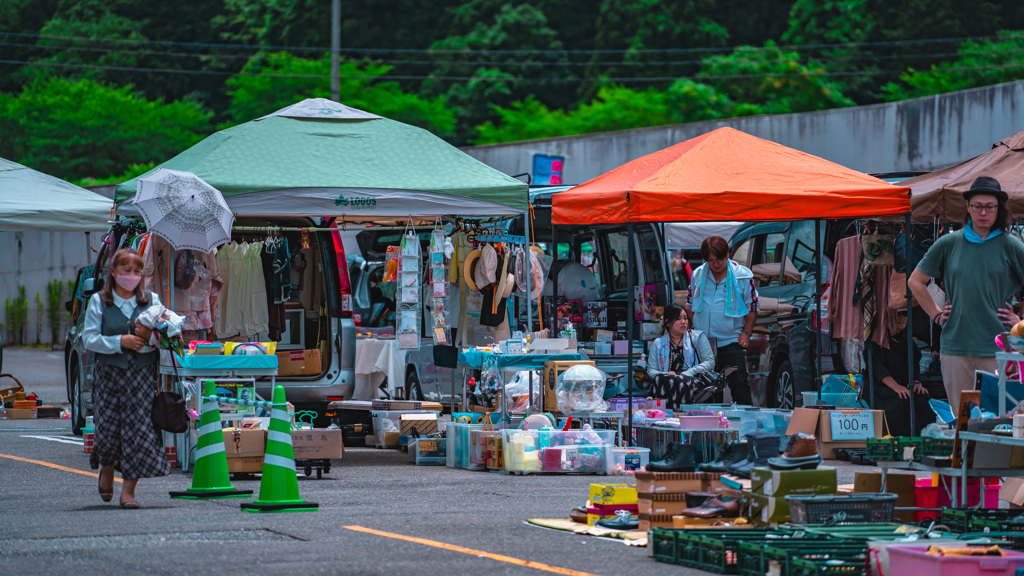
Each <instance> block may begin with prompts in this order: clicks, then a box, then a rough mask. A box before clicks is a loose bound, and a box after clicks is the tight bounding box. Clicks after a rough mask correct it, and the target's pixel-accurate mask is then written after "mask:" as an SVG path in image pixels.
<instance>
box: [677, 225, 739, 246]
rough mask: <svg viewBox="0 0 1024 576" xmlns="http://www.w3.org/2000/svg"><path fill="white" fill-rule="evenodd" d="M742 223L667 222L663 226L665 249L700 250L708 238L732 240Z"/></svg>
mask: <svg viewBox="0 0 1024 576" xmlns="http://www.w3.org/2000/svg"><path fill="white" fill-rule="evenodd" d="M742 224H743V222H667V223H666V224H665V247H666V248H668V249H670V250H683V249H689V248H693V249H696V248H700V244H701V242H703V241H704V239H705V238H707V237H708V236H721V237H722V238H725V239H726V240H730V239H732V235H733V233H734V232H736V229H737V228H739V227H740V226H741V225H742Z"/></svg>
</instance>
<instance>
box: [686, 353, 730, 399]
mask: <svg viewBox="0 0 1024 576" xmlns="http://www.w3.org/2000/svg"><path fill="white" fill-rule="evenodd" d="M693 353H694V355H695V356H696V357H697V363H698V364H700V363H701V362H702V360H701V358H700V352H699V351H698V350H697V344H696V343H694V345H693ZM693 378H694V379H695V380H697V382H698V383H700V384H701V385H702V386H704V387H708V386H714V387H715V388H717V389H718V391H719V392H721V391H722V390H725V385H726V380H725V374H723V373H721V372H715V371H714V370H709V371H707V372H698V373H697V374H694V376H693Z"/></svg>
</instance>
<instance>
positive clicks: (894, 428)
mask: <svg viewBox="0 0 1024 576" xmlns="http://www.w3.org/2000/svg"><path fill="white" fill-rule="evenodd" d="M887 320H888V321H889V334H890V336H889V349H888V350H887V349H885V348H883V347H881V346H879V345H878V344H876V343H874V342H872V343H871V369H872V370H873V371H874V374H873V376H874V379H875V404H874V406H873V408H875V409H878V410H884V411H885V421H886V422H887V423H888V424H889V432H890V433H891V434H892V435H893V436H919V435H920V434H921V429H922V428H924V427H925V426H927V425H928V424H930V423H932V422H935V413H934V412H932V409H931V408H930V407H929V406H928V400H929V396H928V390H927V389H926V388H925V387H924V386H922V385H921V383H920V382H918V381H917V373H918V367H919V366H920V365H921V351H920V350H918V348H917V346H914V366H913V376H911V371H910V370H908V368H907V311H906V310H889V318H888V319H887ZM911 381H913V384H914V430H911V429H910V389H909V388H908V386H909V385H910V383H911Z"/></svg>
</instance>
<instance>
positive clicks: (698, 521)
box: [672, 516, 753, 529]
mask: <svg viewBox="0 0 1024 576" xmlns="http://www.w3.org/2000/svg"><path fill="white" fill-rule="evenodd" d="M721 522H728V523H730V524H734V525H735V524H736V523H737V522H740V523H741V525H739V526H732V527H731V528H753V526H752V525H751V524H747V519H746V518H744V517H736V518H691V517H689V516H673V517H672V527H673V528H680V529H682V528H685V529H690V528H711V527H715V528H717V527H720V526H721V524H720V523H721Z"/></svg>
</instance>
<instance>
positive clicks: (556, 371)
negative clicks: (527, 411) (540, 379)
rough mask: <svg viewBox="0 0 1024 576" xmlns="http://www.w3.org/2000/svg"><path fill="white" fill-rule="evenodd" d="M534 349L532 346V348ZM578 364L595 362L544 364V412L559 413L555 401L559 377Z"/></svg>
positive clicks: (570, 361) (567, 361) (573, 361)
mask: <svg viewBox="0 0 1024 576" xmlns="http://www.w3.org/2000/svg"><path fill="white" fill-rule="evenodd" d="M531 348H532V346H531ZM577 364H587V365H589V366H593V365H594V361H593V360H559V361H554V360H553V361H550V362H545V363H544V410H545V411H546V412H558V402H557V401H556V400H555V387H556V386H557V384H558V377H559V376H560V375H561V374H562V372H565V371H566V370H568V369H569V368H571V367H573V366H575V365H577Z"/></svg>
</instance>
